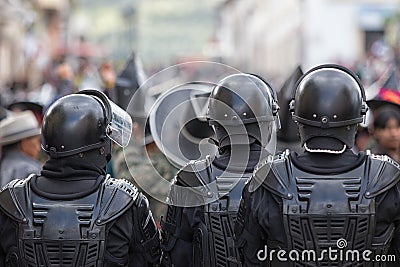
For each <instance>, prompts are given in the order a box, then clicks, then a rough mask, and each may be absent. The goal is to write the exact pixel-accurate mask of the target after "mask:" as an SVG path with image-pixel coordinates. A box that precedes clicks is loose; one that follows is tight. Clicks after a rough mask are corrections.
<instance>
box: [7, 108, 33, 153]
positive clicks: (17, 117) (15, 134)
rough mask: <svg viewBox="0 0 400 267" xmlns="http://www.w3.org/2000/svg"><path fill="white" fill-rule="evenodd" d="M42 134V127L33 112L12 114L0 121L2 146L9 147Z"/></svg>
mask: <svg viewBox="0 0 400 267" xmlns="http://www.w3.org/2000/svg"><path fill="white" fill-rule="evenodd" d="M39 134H40V127H39V124H38V122H37V120H36V117H35V115H34V114H33V112H32V111H30V110H26V111H22V112H19V113H12V114H11V115H9V116H8V117H7V118H5V119H4V120H2V121H0V144H1V145H9V144H12V143H16V142H18V141H20V140H22V139H24V138H28V137H32V136H36V135H39Z"/></svg>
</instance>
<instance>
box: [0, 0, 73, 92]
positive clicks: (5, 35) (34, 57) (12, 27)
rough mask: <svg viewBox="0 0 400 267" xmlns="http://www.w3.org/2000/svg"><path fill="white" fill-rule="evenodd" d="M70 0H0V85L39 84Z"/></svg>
mask: <svg viewBox="0 0 400 267" xmlns="http://www.w3.org/2000/svg"><path fill="white" fill-rule="evenodd" d="M71 3H72V0H32V1H24V0H0V7H1V8H0V85H1V84H3V85H5V84H11V83H15V82H21V83H24V84H25V85H24V86H26V87H35V86H38V85H39V84H40V83H41V79H42V77H41V75H42V72H43V68H45V66H46V64H47V63H48V62H49V61H50V60H51V59H52V58H54V57H55V56H56V55H57V54H58V52H59V49H60V47H62V46H63V42H65V41H66V35H65V34H64V33H65V32H66V31H65V29H64V28H65V27H67V24H68V23H67V21H66V20H67V19H66V18H67V17H68V14H69V8H70V5H71Z"/></svg>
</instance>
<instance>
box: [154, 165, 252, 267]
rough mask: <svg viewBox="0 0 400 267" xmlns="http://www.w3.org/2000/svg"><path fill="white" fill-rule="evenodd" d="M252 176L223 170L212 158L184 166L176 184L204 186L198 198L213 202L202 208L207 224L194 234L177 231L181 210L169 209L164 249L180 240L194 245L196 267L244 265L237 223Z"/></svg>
mask: <svg viewBox="0 0 400 267" xmlns="http://www.w3.org/2000/svg"><path fill="white" fill-rule="evenodd" d="M250 176H251V173H235V172H230V171H227V170H225V171H223V170H220V169H218V168H216V167H215V166H214V165H213V164H212V162H211V160H210V158H209V157H207V158H206V159H205V160H202V161H192V162H190V163H189V164H188V165H187V166H185V167H184V168H183V170H181V171H180V172H179V173H178V174H177V177H176V184H177V185H180V186H192V187H195V186H200V185H203V187H202V190H199V191H197V192H196V194H197V195H198V197H201V198H203V199H206V198H207V197H209V198H213V199H214V200H213V201H212V202H210V203H209V204H206V205H204V206H202V209H203V212H204V222H202V223H201V224H200V225H199V226H198V227H197V228H196V229H194V230H193V231H185V232H177V229H180V227H179V226H180V223H181V222H180V218H181V214H180V213H181V211H182V210H181V209H172V208H170V207H169V208H168V211H167V217H166V221H165V222H162V223H163V229H166V230H167V233H166V234H167V239H168V240H169V242H168V243H167V244H165V246H166V247H165V249H164V250H167V251H169V250H170V249H172V247H173V246H174V243H175V242H176V238H177V237H178V238H181V239H183V240H186V241H190V242H193V261H194V262H193V266H218V267H223V266H224V267H228V266H229V267H230V266H232V267H233V266H241V265H240V263H239V261H238V259H239V255H238V251H237V249H236V248H235V247H234V240H233V233H234V222H235V220H236V213H237V211H238V209H239V205H240V198H241V193H242V189H243V187H244V184H245V182H246V181H247V180H248V179H249V178H250ZM213 182H214V183H213ZM204 185H209V186H204ZM171 201H172V202H173V201H174V200H173V199H171Z"/></svg>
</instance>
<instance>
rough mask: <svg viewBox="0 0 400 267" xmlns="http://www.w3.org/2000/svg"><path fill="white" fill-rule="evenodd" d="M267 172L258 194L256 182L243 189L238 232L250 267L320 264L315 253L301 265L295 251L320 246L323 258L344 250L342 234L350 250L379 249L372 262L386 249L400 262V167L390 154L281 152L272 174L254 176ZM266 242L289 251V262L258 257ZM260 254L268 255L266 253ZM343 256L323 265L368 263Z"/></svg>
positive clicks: (260, 170)
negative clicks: (324, 252) (294, 259)
mask: <svg viewBox="0 0 400 267" xmlns="http://www.w3.org/2000/svg"><path fill="white" fill-rule="evenodd" d="M265 175H267V178H266V179H265V180H264V182H263V184H262V186H260V187H258V188H257V189H256V190H255V191H254V192H250V191H251V183H249V184H248V185H247V186H246V188H245V189H244V191H243V196H242V202H241V207H240V211H239V214H238V217H239V218H240V220H238V221H237V224H236V229H235V233H236V235H237V236H236V244H237V246H238V247H239V249H240V251H241V252H242V253H241V254H242V255H241V256H242V261H243V262H244V263H245V264H244V265H245V266H320V265H318V262H315V261H308V260H307V258H305V260H303V263H296V264H294V263H293V262H290V261H289V259H288V253H289V252H290V251H291V250H294V249H295V250H298V251H300V252H301V251H304V250H315V251H316V252H317V258H318V257H319V256H320V255H321V251H322V250H324V249H329V247H331V248H332V249H338V247H337V244H336V242H337V241H338V240H339V239H341V238H342V239H344V240H346V242H347V246H346V250H358V251H360V252H362V251H365V250H367V249H369V250H371V251H373V254H371V255H370V256H369V258H371V259H373V258H374V257H375V255H378V254H382V253H385V254H387V255H396V259H397V261H396V262H397V264H396V263H393V262H387V266H398V262H399V260H400V184H399V183H398V181H399V180H400V169H399V165H397V164H396V163H394V162H393V161H391V160H390V159H389V158H387V157H378V156H373V155H366V154H365V153H360V154H358V155H355V154H353V153H352V151H351V150H350V149H348V150H347V151H346V152H345V153H344V154H343V155H340V156H337V155H322V154H320V155H315V154H311V153H308V152H305V153H304V154H301V155H297V154H296V153H294V152H292V153H289V152H288V151H287V152H285V153H283V154H281V155H278V156H276V158H275V161H274V164H273V167H272V170H271V171H270V172H269V173H268V174H266V173H265V172H264V170H263V166H261V167H259V168H258V169H257V171H256V172H255V177H254V179H263V177H264V176H265ZM249 189H250V191H249ZM343 203H344V205H342V204H343ZM390 241H391V242H390ZM265 246H267V247H268V251H271V250H276V251H278V250H280V249H282V250H284V251H286V252H287V254H286V255H285V257H286V258H287V259H288V261H287V262H283V261H279V260H278V258H277V257H276V254H275V255H273V258H272V261H270V260H269V257H268V258H267V259H264V260H263V261H261V260H258V258H257V253H258V252H259V251H260V250H264V247H265ZM260 255H261V256H262V257H261V259H263V257H264V252H263V253H261V254H260ZM333 255H335V254H333ZM337 255H338V259H337V260H336V261H335V260H331V261H329V262H330V264H331V265H328V263H327V262H326V261H325V265H321V266H364V265H362V264H363V263H362V262H361V263H358V264H357V263H355V261H352V260H351V259H352V258H350V256H349V258H348V259H350V261H349V262H347V265H346V262H345V261H340V260H339V259H340V257H339V254H337ZM360 258H361V257H360ZM343 259H346V258H345V257H343ZM289 262H290V263H289ZM321 262H322V261H321ZM306 263H308V264H310V265H307V264H306ZM291 264H292V265H291ZM364 264H367V263H366V262H364ZM370 264H371V265H365V266H373V265H372V264H373V263H372V262H371V263H370ZM378 266H379V265H378Z"/></svg>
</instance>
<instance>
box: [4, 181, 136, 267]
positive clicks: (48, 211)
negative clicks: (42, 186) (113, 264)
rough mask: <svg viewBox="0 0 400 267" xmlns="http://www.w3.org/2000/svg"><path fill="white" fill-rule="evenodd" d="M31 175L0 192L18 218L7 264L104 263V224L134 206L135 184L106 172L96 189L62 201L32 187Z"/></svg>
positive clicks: (8, 210)
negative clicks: (14, 245) (15, 240)
mask: <svg viewBox="0 0 400 267" xmlns="http://www.w3.org/2000/svg"><path fill="white" fill-rule="evenodd" d="M31 177H32V176H30V177H28V178H27V179H24V180H14V181H13V182H11V183H9V184H8V185H7V186H6V187H5V188H3V190H2V191H1V193H0V203H1V209H2V210H3V211H4V212H5V213H6V214H7V215H8V216H9V217H10V218H12V219H13V220H15V221H17V222H18V238H19V241H18V249H17V251H10V252H9V255H7V258H8V264H9V266H29V267H31V266H32V267H34V266H35V267H36V266H85V267H92V266H93V267H95V266H106V265H105V263H104V262H103V258H104V253H105V243H106V231H105V230H106V224H107V223H109V222H110V221H112V220H115V219H116V218H118V217H119V216H120V215H122V214H123V213H124V212H125V211H126V210H127V209H128V208H130V207H131V206H132V204H133V203H134V202H135V201H136V199H137V198H138V196H139V192H138V190H137V188H136V187H134V186H133V185H132V184H131V183H129V182H128V181H126V180H123V179H114V178H110V177H106V179H105V181H104V182H103V184H102V185H101V186H100V188H99V190H96V191H94V192H93V193H91V194H89V195H87V196H85V197H83V198H78V199H74V200H69V201H62V202H61V201H57V200H51V199H46V198H43V197H41V196H40V195H38V194H36V193H35V192H34V191H33V190H31V188H30V179H31ZM118 266H119V265H118Z"/></svg>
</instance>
